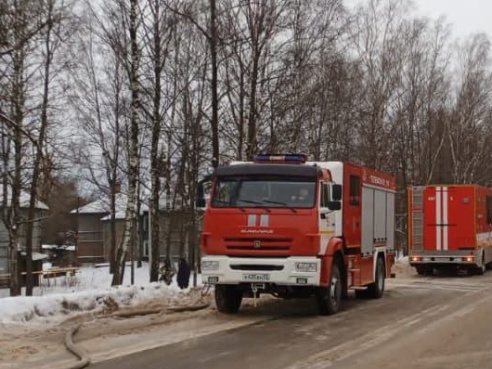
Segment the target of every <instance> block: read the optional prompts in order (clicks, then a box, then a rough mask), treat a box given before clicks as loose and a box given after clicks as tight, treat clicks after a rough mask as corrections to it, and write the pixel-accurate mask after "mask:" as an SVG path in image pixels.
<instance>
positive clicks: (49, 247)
mask: <svg viewBox="0 0 492 369" xmlns="http://www.w3.org/2000/svg"><path fill="white" fill-rule="evenodd" d="M41 248H42V249H43V250H66V251H75V245H45V244H43V245H41Z"/></svg>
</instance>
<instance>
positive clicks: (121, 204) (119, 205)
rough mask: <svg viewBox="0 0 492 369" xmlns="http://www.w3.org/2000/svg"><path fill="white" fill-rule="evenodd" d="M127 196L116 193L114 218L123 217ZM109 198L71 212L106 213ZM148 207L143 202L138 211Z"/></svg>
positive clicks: (108, 209)
mask: <svg viewBox="0 0 492 369" xmlns="http://www.w3.org/2000/svg"><path fill="white" fill-rule="evenodd" d="M127 200H128V197H127V195H126V194H123V193H118V194H116V197H115V210H116V219H125V211H126V204H127ZM110 208H111V206H110V200H109V198H101V199H99V200H96V201H93V202H90V203H88V204H87V205H84V206H82V207H80V208H78V211H77V209H74V210H72V211H71V212H70V213H71V214H77V213H78V214H107V213H110ZM147 209H148V207H147V205H145V204H141V206H140V211H141V212H144V211H147ZM109 219H111V216H110V215H108V216H104V217H103V218H102V219H101V220H109Z"/></svg>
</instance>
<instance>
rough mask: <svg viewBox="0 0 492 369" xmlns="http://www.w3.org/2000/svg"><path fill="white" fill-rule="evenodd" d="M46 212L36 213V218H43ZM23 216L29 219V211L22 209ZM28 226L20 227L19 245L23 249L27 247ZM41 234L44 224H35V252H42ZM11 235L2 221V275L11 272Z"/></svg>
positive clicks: (0, 240) (0, 236)
mask: <svg viewBox="0 0 492 369" xmlns="http://www.w3.org/2000/svg"><path fill="white" fill-rule="evenodd" d="M44 215H45V212H43V211H41V210H38V211H36V214H35V217H36V218H42V217H43V216H44ZM21 216H22V217H25V218H27V209H21ZM26 231H27V224H25V223H24V224H21V225H20V227H19V245H20V247H21V249H25V247H26ZM41 233H42V222H35V223H34V227H33V245H32V249H33V251H35V252H41ZM9 269H10V268H9V233H8V230H7V228H6V227H5V224H4V223H3V221H0V274H2V273H8V272H9Z"/></svg>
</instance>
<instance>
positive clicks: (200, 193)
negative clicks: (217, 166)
mask: <svg viewBox="0 0 492 369" xmlns="http://www.w3.org/2000/svg"><path fill="white" fill-rule="evenodd" d="M211 177H212V176H210V175H208V176H206V177H205V178H204V179H202V180H201V181H200V182H198V185H197V187H196V200H195V206H196V208H197V209H200V208H202V209H203V208H204V207H205V206H206V205H207V202H206V201H205V190H204V183H206V182H210V180H211Z"/></svg>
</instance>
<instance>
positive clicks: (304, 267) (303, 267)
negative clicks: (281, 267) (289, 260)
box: [296, 262, 318, 273]
mask: <svg viewBox="0 0 492 369" xmlns="http://www.w3.org/2000/svg"><path fill="white" fill-rule="evenodd" d="M316 271H318V265H317V264H316V263H306V262H299V263H296V272H302V273H308V272H316Z"/></svg>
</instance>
